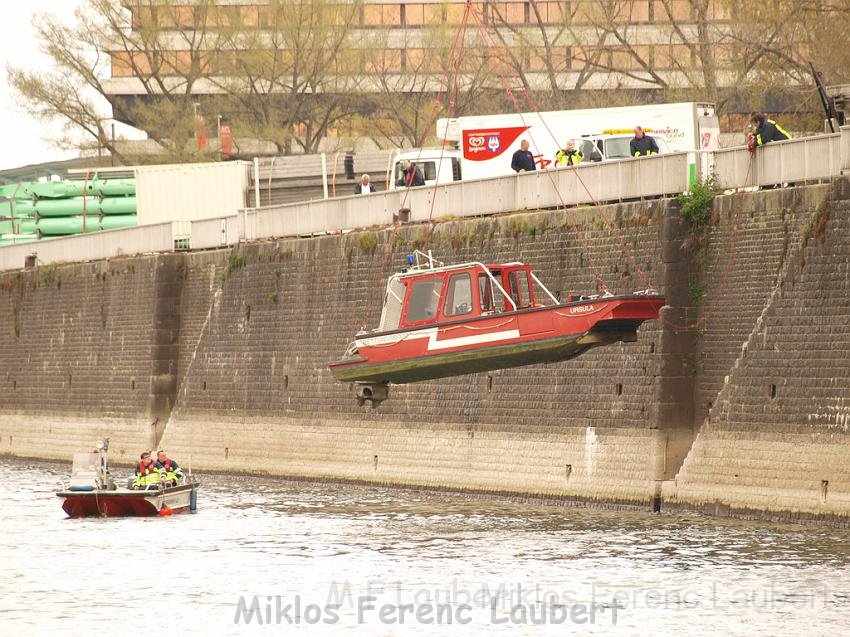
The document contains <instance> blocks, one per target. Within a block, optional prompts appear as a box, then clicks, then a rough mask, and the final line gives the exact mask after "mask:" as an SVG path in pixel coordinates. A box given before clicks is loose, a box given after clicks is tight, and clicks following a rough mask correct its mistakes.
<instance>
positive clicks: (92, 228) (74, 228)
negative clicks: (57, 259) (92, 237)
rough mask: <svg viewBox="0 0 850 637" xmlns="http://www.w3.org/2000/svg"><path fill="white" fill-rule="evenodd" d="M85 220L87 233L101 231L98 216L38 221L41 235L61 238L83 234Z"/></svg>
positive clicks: (50, 218)
mask: <svg viewBox="0 0 850 637" xmlns="http://www.w3.org/2000/svg"><path fill="white" fill-rule="evenodd" d="M83 219H85V232H86V233H87V234H88V233H90V232H97V231H98V230H100V225H99V224H98V218H97V216H87V217H44V218H42V219H39V220H38V225H37V226H36V227H37V228H38V232H39V234H41V235H43V236H49V237H53V236H61V235H68V234H82V232H83Z"/></svg>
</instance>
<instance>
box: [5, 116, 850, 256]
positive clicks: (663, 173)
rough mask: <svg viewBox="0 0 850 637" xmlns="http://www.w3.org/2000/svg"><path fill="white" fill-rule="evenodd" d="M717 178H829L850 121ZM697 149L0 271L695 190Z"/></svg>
mask: <svg viewBox="0 0 850 637" xmlns="http://www.w3.org/2000/svg"><path fill="white" fill-rule="evenodd" d="M711 155H712V156H711V158H710V159H711V161H709V162H707V164H708V165H712V166H713V168H712V170H713V174H714V176H715V179H716V181H717V184H718V185H719V186H720V187H722V188H724V189H743V188H751V187H757V186H767V185H774V184H782V183H802V182H811V181H822V180H826V179H830V178H832V177H835V176H838V175H841V174H842V173H850V126H845V127H842V129H841V131H840V133H834V134H830V135H817V136H813V137H804V138H800V139H794V140H789V141H785V142H777V143H771V144H768V145H767V146H765V147H762V148H759V149H758V150H757V152H756V157H755V159H753V158H752V156H751V155H750V153H749V151H748V150H747V149H746V147H740V148H731V149H724V150H717V151H714V152H713V153H711ZM693 161H694V153H671V154H667V155H656V156H653V157H645V158H641V159H624V160H621V161H612V162H605V163H601V164H591V163H588V164H582V165H579V166H574V167H570V168H562V169H554V170H549V171H541V172H531V173H523V174H519V175H511V176H507V177H496V178H492V179H481V180H476V181H461V182H457V183H451V184H445V185H442V186H438V187H436V188H435V187H420V188H410V189H404V190H396V191H389V192H378V193H374V194H370V195H356V196H349V197H341V198H337V199H328V200H317V201H309V202H301V203H296V204H287V205H278V206H270V207H265V208H248V209H245V210H241V211H239V213H238V214H234V215H231V216H227V217H222V218H216V219H204V220H199V221H180V222H166V223H161V224H156V225H149V226H141V227H138V228H125V229H121V230H110V231H107V232H99V233H96V234H88V235H75V236H72V237H65V238H57V239H47V240H41V241H38V242H32V243H25V244H21V245H12V246H4V247H2V248H0V271H5V270H16V269H19V268H21V267H23V266H24V264H25V261H26V258H27V257H31V256H32V255H35V256H36V257H37V262H38V263H41V264H45V263H56V262H74V261H87V260H96V259H108V258H114V257H118V256H124V255H132V254H141V253H153V252H170V251H173V250H181V249H192V250H202V249H209V248H218V247H223V246H229V245H235V244H237V243H239V242H240V241H250V240H254V239H262V238H267V237H286V236H299V235H300V236H305V235H311V234H320V233H328V232H339V231H344V230H350V229H356V228H365V227H370V226H381V225H388V224H390V223H392V221H393V215H395V214H397V213H398V212H399V210H400V209H401V208H407V209H409V211H410V213H409V219H410V221H414V222H416V221H420V222H421V221H427V220H428V218H429V217H430V216H432V209H433V218H434V219H439V218H440V217H444V216H448V215H452V216H457V217H466V216H478V215H489V214H496V213H503V212H512V211H517V210H536V209H541V208H554V207H560V206H576V205H582V204H589V203H593V202H594V201H599V202H612V201H622V200H627V199H640V198H644V197H653V196H659V195H674V194H678V193H681V192H684V191H686V190H687V189H688V187H689V185H690V182H689V179H690V171H689V169H690V165H691V163H693Z"/></svg>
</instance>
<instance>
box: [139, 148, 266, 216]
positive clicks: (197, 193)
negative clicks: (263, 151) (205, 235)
mask: <svg viewBox="0 0 850 637" xmlns="http://www.w3.org/2000/svg"><path fill="white" fill-rule="evenodd" d="M134 172H135V176H136V201H137V206H138V213H137V214H138V219H139V225H140V226H144V225H150V224H155V223H163V222H166V221H197V220H201V219H214V218H217V217H229V216H232V215H235V214H237V213H238V212H239V210H241V209H243V208H245V207H247V205H248V201H247V197H248V187H249V185H250V179H251V163H250V162H244V161H232V162H216V163H206V164H162V165H157V166H138V167H136V168H135V169H134Z"/></svg>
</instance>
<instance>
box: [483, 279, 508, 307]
mask: <svg viewBox="0 0 850 637" xmlns="http://www.w3.org/2000/svg"><path fill="white" fill-rule="evenodd" d="M478 298H479V299H480V301H481V311H482V312H501V311H502V308H504V299H503V298H502V293H501V292H500V291H499V288H497V287H496V286H494V285H493V280H492V279H491V278H490V277H489V276H487V275H486V274H479V275H478Z"/></svg>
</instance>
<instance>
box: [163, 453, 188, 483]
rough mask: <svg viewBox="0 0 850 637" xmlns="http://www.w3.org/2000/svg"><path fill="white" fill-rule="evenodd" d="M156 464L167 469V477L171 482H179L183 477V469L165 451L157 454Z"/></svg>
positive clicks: (164, 469)
mask: <svg viewBox="0 0 850 637" xmlns="http://www.w3.org/2000/svg"><path fill="white" fill-rule="evenodd" d="M156 466H157V467H159V468H160V469H162V470H163V471H165V478H166V479H167V480H168V481H169V482H170V483H171V484H177V481H178V480H180V479H181V478H182V477H183V469H181V468H180V465H178V464H177V463H176V462H175V461H174V460H172V459H171V458H169V457H168V454H167V453H165V452H164V451H161V450H160V451H158V452H157V454H156Z"/></svg>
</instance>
